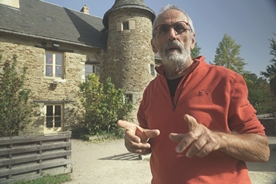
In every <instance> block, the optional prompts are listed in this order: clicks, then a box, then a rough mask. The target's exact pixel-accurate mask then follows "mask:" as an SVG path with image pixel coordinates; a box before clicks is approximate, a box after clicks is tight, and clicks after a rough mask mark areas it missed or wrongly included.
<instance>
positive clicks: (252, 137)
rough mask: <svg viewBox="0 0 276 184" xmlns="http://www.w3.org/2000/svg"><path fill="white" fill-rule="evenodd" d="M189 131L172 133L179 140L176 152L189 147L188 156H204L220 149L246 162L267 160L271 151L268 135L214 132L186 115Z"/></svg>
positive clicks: (174, 139)
mask: <svg viewBox="0 0 276 184" xmlns="http://www.w3.org/2000/svg"><path fill="white" fill-rule="evenodd" d="M184 120H185V121H186V122H187V123H188V126H189V130H190V131H189V132H188V133H186V134H176V133H171V134H170V139H171V140H173V141H175V142H179V144H178V145H177V147H176V152H178V153H182V152H183V151H184V150H186V149H187V148H188V147H190V148H189V149H188V150H187V153H186V156H187V157H192V156H194V155H197V156H199V157H204V156H206V155H208V154H209V153H211V152H212V151H216V150H220V151H222V152H224V153H226V154H228V155H230V156H232V157H235V158H237V159H239V160H243V161H246V162H267V161H268V159H269V155H270V151H269V147H268V139H267V137H266V136H262V135H258V134H234V133H233V134H227V133H223V132H214V131H211V130H209V129H208V128H206V127H205V126H203V125H201V124H198V123H197V121H196V119H195V118H193V117H192V116H189V115H185V116H184Z"/></svg>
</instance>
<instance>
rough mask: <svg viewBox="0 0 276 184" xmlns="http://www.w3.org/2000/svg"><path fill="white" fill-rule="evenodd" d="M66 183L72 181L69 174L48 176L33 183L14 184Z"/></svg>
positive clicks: (19, 183)
mask: <svg viewBox="0 0 276 184" xmlns="http://www.w3.org/2000/svg"><path fill="white" fill-rule="evenodd" d="M66 181H71V177H70V175H69V174H61V175H57V176H51V175H47V176H44V177H43V178H38V179H36V180H32V181H17V182H15V183H13V184H61V183H64V182H66Z"/></svg>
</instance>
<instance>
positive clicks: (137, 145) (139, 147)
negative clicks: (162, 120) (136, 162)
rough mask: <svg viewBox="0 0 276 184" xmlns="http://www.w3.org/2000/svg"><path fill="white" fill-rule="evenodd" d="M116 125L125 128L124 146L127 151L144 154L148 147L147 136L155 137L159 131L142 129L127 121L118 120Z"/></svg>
mask: <svg viewBox="0 0 276 184" xmlns="http://www.w3.org/2000/svg"><path fill="white" fill-rule="evenodd" d="M117 124H118V126H119V127H121V128H124V129H126V132H125V146H126V148H127V150H128V151H129V152H132V153H140V154H146V153H148V152H147V150H149V149H150V144H149V143H148V140H149V138H154V137H157V136H158V135H159V134H160V131H159V130H157V129H154V130H149V129H143V128H141V127H140V126H138V125H136V124H134V123H130V122H127V121H123V120H119V121H118V122H117Z"/></svg>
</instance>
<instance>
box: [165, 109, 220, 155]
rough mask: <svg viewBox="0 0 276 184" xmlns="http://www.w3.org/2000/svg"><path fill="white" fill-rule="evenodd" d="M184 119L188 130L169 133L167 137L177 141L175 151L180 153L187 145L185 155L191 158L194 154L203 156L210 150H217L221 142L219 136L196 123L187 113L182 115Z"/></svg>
mask: <svg viewBox="0 0 276 184" xmlns="http://www.w3.org/2000/svg"><path fill="white" fill-rule="evenodd" d="M184 120H185V121H186V122H187V123H188V127H189V132H188V133H185V134H179V133H171V134H170V135H169V138H170V139H171V140H172V141H175V142H179V144H178V145H177V147H176V149H175V150H176V152H178V153H182V152H183V151H184V150H186V149H187V148H188V147H189V146H190V148H189V149H188V151H187V153H186V156H187V157H189V158H191V157H192V156H194V155H197V156H199V157H204V156H206V155H208V154H209V153H211V152H212V151H215V150H218V149H219V148H220V146H221V145H220V144H221V138H220V136H219V135H218V134H217V133H216V132H213V131H211V130H209V129H208V128H206V127H205V126H204V125H201V124H198V122H197V120H196V119H195V118H194V117H192V116H190V115H188V114H185V115H184Z"/></svg>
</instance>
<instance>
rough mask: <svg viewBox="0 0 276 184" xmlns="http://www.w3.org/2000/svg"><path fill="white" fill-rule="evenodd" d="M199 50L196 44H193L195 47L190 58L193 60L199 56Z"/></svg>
mask: <svg viewBox="0 0 276 184" xmlns="http://www.w3.org/2000/svg"><path fill="white" fill-rule="evenodd" d="M200 50H201V48H200V47H199V46H198V44H197V42H196V43H195V47H194V49H193V50H191V57H192V58H195V57H197V56H199V55H200Z"/></svg>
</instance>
